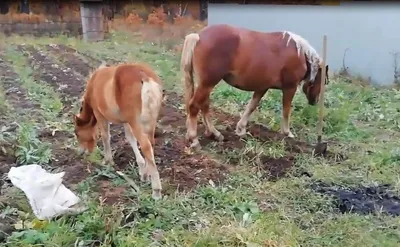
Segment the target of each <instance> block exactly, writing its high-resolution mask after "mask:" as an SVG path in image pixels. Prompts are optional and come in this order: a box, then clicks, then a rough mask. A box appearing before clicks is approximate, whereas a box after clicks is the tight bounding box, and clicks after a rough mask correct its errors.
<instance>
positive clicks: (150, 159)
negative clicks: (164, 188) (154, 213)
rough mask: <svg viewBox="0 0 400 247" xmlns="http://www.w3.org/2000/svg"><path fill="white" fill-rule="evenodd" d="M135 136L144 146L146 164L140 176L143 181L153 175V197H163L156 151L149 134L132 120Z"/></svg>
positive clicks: (142, 146) (131, 124) (130, 124)
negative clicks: (155, 158) (155, 155)
mask: <svg viewBox="0 0 400 247" xmlns="http://www.w3.org/2000/svg"><path fill="white" fill-rule="evenodd" d="M129 126H130V127H131V130H132V133H133V136H135V137H136V138H137V140H138V142H139V145H140V147H141V148H142V152H143V155H144V157H145V162H146V165H145V167H144V169H143V171H142V175H141V176H140V178H141V180H142V181H146V180H148V179H149V177H151V187H152V189H153V194H152V196H153V199H155V200H157V199H161V181H160V174H159V173H158V170H157V166H156V162H155V160H154V151H153V147H152V145H151V142H150V138H149V136H148V135H147V134H146V133H145V132H144V131H143V129H142V127H141V126H140V125H139V124H137V123H136V122H130V123H129Z"/></svg>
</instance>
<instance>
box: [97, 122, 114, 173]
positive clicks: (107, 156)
mask: <svg viewBox="0 0 400 247" xmlns="http://www.w3.org/2000/svg"><path fill="white" fill-rule="evenodd" d="M99 127H100V132H101V140H102V141H103V147H104V161H103V164H104V165H105V164H113V163H114V161H113V158H112V153H111V144H110V139H111V138H110V123H109V122H108V121H107V120H103V121H99Z"/></svg>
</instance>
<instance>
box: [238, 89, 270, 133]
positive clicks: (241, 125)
mask: <svg viewBox="0 0 400 247" xmlns="http://www.w3.org/2000/svg"><path fill="white" fill-rule="evenodd" d="M267 91H268V89H267V90H263V91H258V92H254V93H253V98H252V99H251V100H250V101H249V103H248V104H247V106H246V109H245V110H244V112H243V114H242V117H241V118H240V120H239V122H238V123H237V124H236V130H235V133H236V135H238V136H244V135H245V134H246V125H247V122H248V121H249V118H250V115H251V114H252V113H253V112H254V110H255V109H256V108H257V106H258V104H259V103H260V100H261V99H262V97H263V96H264V95H265V93H266V92H267Z"/></svg>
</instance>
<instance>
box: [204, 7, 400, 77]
mask: <svg viewBox="0 0 400 247" xmlns="http://www.w3.org/2000/svg"><path fill="white" fill-rule="evenodd" d="M220 23H226V24H232V25H236V26H241V27H246V28H250V29H253V30H257V31H264V32H268V31H280V30H288V31H292V32H295V33H298V34H300V35H301V36H303V37H304V38H306V39H307V40H309V42H310V43H311V45H313V46H314V47H315V49H317V51H319V52H320V53H322V36H323V35H324V34H326V35H327V36H328V52H327V61H328V63H329V68H330V69H331V70H334V71H337V70H339V69H340V68H342V64H343V63H342V60H343V55H344V51H345V50H346V48H348V50H347V53H346V59H345V64H346V66H347V67H349V70H350V72H351V73H353V74H354V75H357V74H361V75H362V76H363V77H365V78H370V80H371V81H372V82H373V83H377V84H390V83H393V81H394V66H393V61H394V58H393V55H391V52H400V3H381V4H376V3H365V2H364V3H360V2H358V3H341V5H340V6H307V5H262V4H257V5H238V4H211V3H210V4H209V6H208V24H209V25H212V24H220ZM399 67H400V55H399Z"/></svg>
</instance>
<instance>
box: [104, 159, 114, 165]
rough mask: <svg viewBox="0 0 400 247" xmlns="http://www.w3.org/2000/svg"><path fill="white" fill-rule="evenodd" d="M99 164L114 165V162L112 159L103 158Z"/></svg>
mask: <svg viewBox="0 0 400 247" xmlns="http://www.w3.org/2000/svg"><path fill="white" fill-rule="evenodd" d="M101 164H102V165H103V166H106V165H109V166H114V165H115V163H114V161H113V160H103V162H101Z"/></svg>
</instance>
